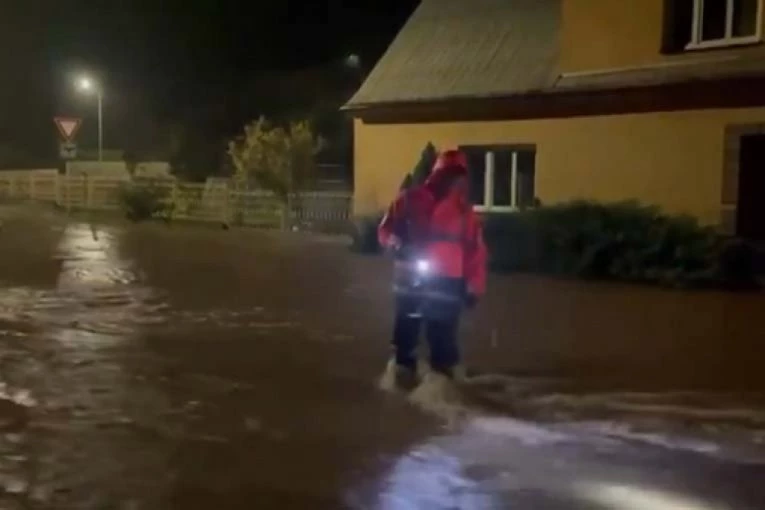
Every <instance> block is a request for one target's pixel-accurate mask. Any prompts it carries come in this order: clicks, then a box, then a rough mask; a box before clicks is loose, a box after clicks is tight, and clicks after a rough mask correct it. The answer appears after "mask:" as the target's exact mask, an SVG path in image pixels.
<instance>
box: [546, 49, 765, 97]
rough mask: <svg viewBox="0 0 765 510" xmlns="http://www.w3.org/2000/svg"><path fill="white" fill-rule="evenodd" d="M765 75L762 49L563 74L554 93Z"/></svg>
mask: <svg viewBox="0 0 765 510" xmlns="http://www.w3.org/2000/svg"><path fill="white" fill-rule="evenodd" d="M763 73H765V51H763V50H762V49H761V48H760V47H757V48H751V49H750V48H745V49H742V50H740V51H727V52H725V53H721V54H718V55H713V56H703V57H698V58H694V59H682V60H669V61H665V62H663V63H658V64H654V65H650V66H643V67H634V68H631V69H618V70H603V71H599V72H589V73H572V74H563V75H561V76H560V77H559V78H558V79H557V80H556V82H555V85H554V87H553V91H556V92H565V91H570V90H585V89H590V90H597V89H613V88H622V87H646V86H652V85H667V84H672V83H681V82H689V81H700V80H714V79H719V78H746V77H750V76H762V75H763Z"/></svg>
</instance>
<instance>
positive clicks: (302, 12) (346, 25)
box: [0, 0, 417, 153]
mask: <svg viewBox="0 0 765 510" xmlns="http://www.w3.org/2000/svg"><path fill="white" fill-rule="evenodd" d="M3 4H4V5H3V7H1V8H0V23H2V24H3V27H2V28H3V30H0V43H2V45H3V47H2V50H0V66H2V67H0V69H3V73H4V74H5V79H4V83H3V84H2V85H0V112H2V116H3V118H4V119H5V122H4V123H2V125H0V147H8V146H13V147H14V148H16V149H17V150H21V151H26V152H32V153H35V152H37V151H39V150H40V149H39V148H40V147H49V146H50V145H51V144H52V143H55V137H54V136H53V135H55V131H54V128H53V124H52V120H51V117H52V116H53V115H55V114H68V115H71V114H74V115H82V116H84V117H85V124H84V125H83V136H84V137H85V138H87V137H88V133H91V134H92V131H93V129H94V127H95V126H94V124H95V122H94V114H95V100H94V99H93V98H87V97H83V96H82V95H81V94H79V93H78V92H77V91H76V90H75V89H74V87H73V85H72V84H73V81H74V80H75V78H76V76H77V75H78V74H79V73H82V72H88V73H92V74H93V75H94V76H96V77H97V78H98V79H99V80H100V81H102V83H103V86H104V89H105V123H106V130H107V133H108V134H109V135H110V138H111V139H112V140H115V138H119V139H122V138H124V137H129V131H130V130H134V129H137V128H136V127H135V126H137V125H140V123H141V122H145V121H146V119H147V118H151V119H162V120H173V119H180V120H185V121H187V122H188V121H189V120H188V119H189V118H193V115H194V111H195V109H196V110H201V109H205V108H207V109H209V108H221V109H223V110H225V113H224V114H223V115H225V116H227V117H228V121H229V123H230V125H233V124H235V123H241V122H242V119H241V118H238V117H242V116H247V115H251V114H253V113H254V112H255V111H256V110H258V109H259V108H260V107H261V106H265V107H267V106H268V105H259V104H258V97H255V96H257V95H258V94H260V95H261V96H262V100H263V101H266V102H267V101H270V98H269V97H268V91H265V92H264V91H263V90H262V87H261V90H258V83H265V81H267V79H268V78H269V77H273V76H278V75H279V73H280V72H281V73H284V72H288V71H289V70H296V69H306V68H313V69H316V68H321V69H339V68H340V67H342V62H343V58H344V57H345V56H347V55H349V54H352V53H355V54H358V55H360V57H361V61H362V64H363V65H364V67H366V68H368V67H370V66H371V65H373V64H374V62H375V60H376V59H377V58H379V56H380V55H381V53H382V52H383V51H384V50H385V48H386V47H387V45H388V44H389V43H390V41H391V39H392V38H393V37H394V35H395V33H396V32H397V31H398V29H399V28H400V27H401V25H402V24H403V23H404V22H405V20H406V18H407V17H408V15H409V14H410V13H411V12H412V10H413V9H414V7H415V6H416V4H417V1H416V0H375V1H373V0H364V1H363V2H362V1H359V0H324V1H321V0H316V1H296V0H286V1H282V2H267V3H262V4H261V3H257V2H244V1H236V0H123V1H116V0H108V1H107V0H104V1H98V0H68V1H65V0H60V1H59V0H56V1H54V0H27V1H25V2H21V1H12V2H3ZM9 4H10V5H9ZM362 73H363V69H362V71H359V74H360V76H359V77H358V79H359V80H360V79H361V78H362V77H363V75H362ZM305 86H306V87H308V88H310V87H311V83H310V80H308V81H307V83H305ZM249 87H251V88H252V91H253V92H252V93H250V92H248V88H249ZM243 97H244V99H243ZM282 101H284V99H282ZM237 109H239V110H247V111H237ZM91 117H92V118H91ZM106 145H109V143H108V142H107V144H106ZM0 150H2V149H0ZM6 150H7V149H6Z"/></svg>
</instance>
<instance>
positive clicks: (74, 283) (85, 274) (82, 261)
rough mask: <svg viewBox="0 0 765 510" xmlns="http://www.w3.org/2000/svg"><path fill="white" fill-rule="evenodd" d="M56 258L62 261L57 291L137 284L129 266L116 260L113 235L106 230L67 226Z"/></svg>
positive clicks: (84, 225) (86, 226) (118, 259)
mask: <svg viewBox="0 0 765 510" xmlns="http://www.w3.org/2000/svg"><path fill="white" fill-rule="evenodd" d="M56 256H57V257H58V258H59V259H60V260H62V266H61V273H60V274H59V278H58V284H57V287H58V288H59V289H60V290H66V289H70V288H77V287H82V286H93V285H99V286H103V285H115V284H128V283H132V282H135V281H136V280H137V275H136V274H135V271H134V268H133V267H132V265H131V264H130V263H129V262H128V261H126V260H124V259H122V258H120V256H119V253H118V249H117V242H116V239H115V234H114V233H113V232H111V231H109V230H100V231H99V230H98V229H97V228H96V227H91V226H89V225H86V224H74V225H70V226H68V227H67V228H66V230H64V233H63V235H62V237H61V241H60V243H59V246H58V250H57V254H56Z"/></svg>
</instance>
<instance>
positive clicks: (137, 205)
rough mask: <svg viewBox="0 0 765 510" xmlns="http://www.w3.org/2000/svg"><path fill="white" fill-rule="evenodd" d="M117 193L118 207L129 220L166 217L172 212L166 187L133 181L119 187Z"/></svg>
mask: <svg viewBox="0 0 765 510" xmlns="http://www.w3.org/2000/svg"><path fill="white" fill-rule="evenodd" d="M118 193H119V194H118V200H119V204H120V207H121V208H122V210H123V212H124V213H125V217H126V218H127V219H129V220H130V221H135V222H139V221H145V220H150V219H152V218H157V217H168V216H169V215H170V213H171V212H172V211H171V209H172V204H170V203H169V195H170V191H169V189H167V188H166V187H163V186H159V185H157V184H154V183H151V182H141V183H136V182H133V183H129V184H126V185H124V186H122V187H120V189H119V192H118Z"/></svg>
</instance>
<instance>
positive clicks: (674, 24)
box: [661, 0, 693, 54]
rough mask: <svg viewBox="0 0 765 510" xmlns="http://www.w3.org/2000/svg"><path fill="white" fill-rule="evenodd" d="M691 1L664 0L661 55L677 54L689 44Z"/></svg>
mask: <svg viewBox="0 0 765 510" xmlns="http://www.w3.org/2000/svg"><path fill="white" fill-rule="evenodd" d="M692 30H693V0H664V16H663V20H662V36H661V53H663V54H671V53H679V52H681V51H684V50H685V47H686V46H687V45H688V43H689V42H691V32H692Z"/></svg>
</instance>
